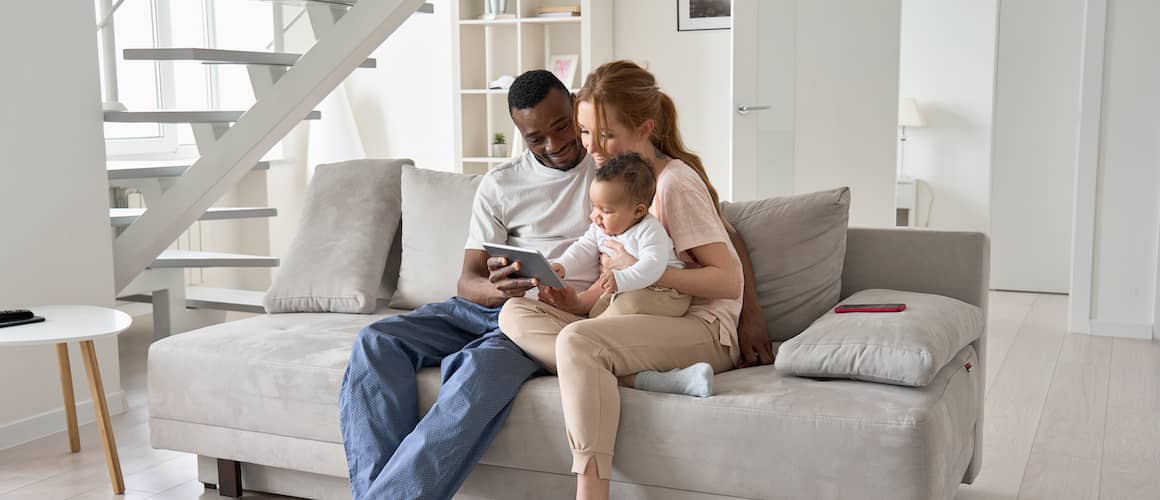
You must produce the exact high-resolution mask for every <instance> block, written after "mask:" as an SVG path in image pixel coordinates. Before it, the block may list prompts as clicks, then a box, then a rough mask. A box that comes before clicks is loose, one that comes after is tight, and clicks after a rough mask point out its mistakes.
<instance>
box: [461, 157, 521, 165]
mask: <svg viewBox="0 0 1160 500" xmlns="http://www.w3.org/2000/svg"><path fill="white" fill-rule="evenodd" d="M510 159H511V158H509V157H507V156H505V157H503V158H499V157H495V156H474V157H468V158H464V159H463V162H464V163H503V162H505V161H508V160H510Z"/></svg>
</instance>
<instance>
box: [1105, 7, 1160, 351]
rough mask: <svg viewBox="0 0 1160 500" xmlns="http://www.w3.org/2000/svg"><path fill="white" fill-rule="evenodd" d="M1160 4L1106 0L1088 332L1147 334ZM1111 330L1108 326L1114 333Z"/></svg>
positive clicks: (1159, 154) (1153, 253) (1158, 172)
mask: <svg viewBox="0 0 1160 500" xmlns="http://www.w3.org/2000/svg"><path fill="white" fill-rule="evenodd" d="M1157 20H1160V3H1158V2H1155V1H1154V0H1110V1H1109V2H1108V17H1107V37H1106V42H1105V43H1106V44H1105V46H1104V57H1105V59H1104V79H1103V103H1102V118H1101V121H1100V155H1099V186H1098V190H1097V201H1096V203H1097V207H1096V231H1095V260H1094V275H1093V289H1094V290H1093V291H1094V293H1093V296H1092V317H1093V318H1094V322H1093V325H1092V330H1093V333H1108V332H1106V331H1100V327H1099V325H1100V323H1104V324H1108V323H1111V324H1126V325H1131V326H1132V327H1138V328H1136V329H1137V330H1141V334H1146V332H1147V329H1148V328H1147V326H1148V325H1150V324H1152V323H1153V321H1154V318H1153V309H1154V301H1155V299H1154V297H1155V294H1156V290H1155V283H1156V281H1155V280H1156V277H1157V272H1156V262H1157V228H1158V227H1160V217H1158V214H1157V210H1158V208H1160V63H1157V58H1156V49H1157V48H1158V47H1160V31H1157V29H1156V22H1157ZM1113 333H1114V332H1113Z"/></svg>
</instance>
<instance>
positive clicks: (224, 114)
mask: <svg viewBox="0 0 1160 500" xmlns="http://www.w3.org/2000/svg"><path fill="white" fill-rule="evenodd" d="M243 113H245V111H105V121H106V122H110V123H232V122H236V121H238V118H241V116H242V114H243ZM319 118H322V113H320V112H319V111H317V110H315V111H311V112H310V114H308V115H306V118H303V119H304V120H317V119H319Z"/></svg>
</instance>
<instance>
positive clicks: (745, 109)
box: [737, 104, 773, 115]
mask: <svg viewBox="0 0 1160 500" xmlns="http://www.w3.org/2000/svg"><path fill="white" fill-rule="evenodd" d="M772 107H773V106H770V105H768V104H760V105H757V106H750V105H748V104H742V105H740V106H737V114H739V115H747V114H749V112H750V111H761V110H764V109H770V108H772Z"/></svg>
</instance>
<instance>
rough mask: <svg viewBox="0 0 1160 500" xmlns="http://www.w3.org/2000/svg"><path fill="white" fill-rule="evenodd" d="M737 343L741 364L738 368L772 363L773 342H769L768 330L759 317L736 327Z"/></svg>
mask: <svg viewBox="0 0 1160 500" xmlns="http://www.w3.org/2000/svg"><path fill="white" fill-rule="evenodd" d="M759 320H760V321H759ZM737 341H738V343H739V344H741V345H740V348H741V360H740V363H741V364H740V366H738V368H745V367H748V366H758V365H768V364H770V363H772V362H773V342H772V341H771V340H769V333H768V329H767V328H766V326H765V321H764V320H763V319H761V317H760V316H758V318H757V320H754V321H742V322H741V323H740V324H739V325H737Z"/></svg>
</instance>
